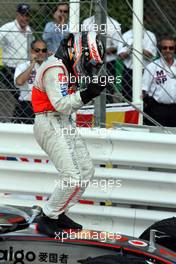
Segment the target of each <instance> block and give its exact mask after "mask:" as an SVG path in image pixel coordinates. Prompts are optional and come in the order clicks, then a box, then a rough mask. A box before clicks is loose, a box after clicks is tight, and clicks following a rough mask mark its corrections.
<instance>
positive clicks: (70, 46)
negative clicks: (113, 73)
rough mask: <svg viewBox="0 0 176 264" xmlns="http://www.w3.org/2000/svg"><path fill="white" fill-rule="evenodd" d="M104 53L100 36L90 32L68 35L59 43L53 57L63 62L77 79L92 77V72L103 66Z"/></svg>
mask: <svg viewBox="0 0 176 264" xmlns="http://www.w3.org/2000/svg"><path fill="white" fill-rule="evenodd" d="M63 44H64V45H65V47H64V49H63ZM104 53H105V49H104V46H103V43H102V41H101V39H100V36H99V35H97V34H96V32H92V31H90V32H79V33H76V34H69V36H68V37H67V39H64V40H62V41H61V44H60V47H59V49H58V51H57V52H56V55H55V56H56V57H58V58H60V59H62V60H63V62H64V64H65V65H66V67H67V68H68V70H69V69H70V66H71V68H72V72H73V73H74V74H75V76H76V77H78V76H82V75H92V73H93V71H94V70H98V68H99V66H101V65H102V64H103V59H104ZM93 69H94V70H93Z"/></svg>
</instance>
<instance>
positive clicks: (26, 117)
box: [12, 101, 35, 124]
mask: <svg viewBox="0 0 176 264" xmlns="http://www.w3.org/2000/svg"><path fill="white" fill-rule="evenodd" d="M34 117H35V115H34V112H33V108H32V104H31V102H29V101H19V102H18V104H17V105H16V107H15V111H14V114H13V119H12V122H13V123H24V124H33V123H34Z"/></svg>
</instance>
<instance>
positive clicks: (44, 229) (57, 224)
mask: <svg viewBox="0 0 176 264" xmlns="http://www.w3.org/2000/svg"><path fill="white" fill-rule="evenodd" d="M37 224H38V225H37V230H38V231H39V232H40V233H42V234H46V235H48V236H49V237H55V238H56V236H57V238H59V237H62V234H63V233H64V229H77V230H81V229H82V225H80V224H77V223H76V222H74V221H73V220H71V219H70V218H69V217H68V216H66V215H65V213H62V214H60V215H59V217H58V219H52V218H49V217H48V216H46V215H44V214H42V215H41V216H39V217H38V219H37Z"/></svg>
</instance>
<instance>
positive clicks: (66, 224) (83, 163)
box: [32, 32, 105, 237]
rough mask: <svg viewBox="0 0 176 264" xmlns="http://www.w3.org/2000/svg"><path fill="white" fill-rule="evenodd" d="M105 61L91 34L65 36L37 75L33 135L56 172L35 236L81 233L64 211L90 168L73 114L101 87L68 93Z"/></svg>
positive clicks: (77, 195) (89, 175) (99, 44)
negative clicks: (74, 83)
mask: <svg viewBox="0 0 176 264" xmlns="http://www.w3.org/2000/svg"><path fill="white" fill-rule="evenodd" d="M103 57H104V48H103V45H102V42H101V40H100V38H99V37H98V36H97V35H96V33H95V32H82V33H76V34H69V36H68V37H67V38H65V39H63V40H62V42H61V44H60V46H59V48H58V50H57V52H56V54H55V55H53V56H51V57H49V59H48V60H47V61H46V62H44V63H43V64H42V65H41V67H40V68H39V70H38V73H37V75H36V79H35V84H34V87H33V91H32V105H33V109H34V112H35V115H36V117H35V124H34V134H35V138H36V140H37V142H38V143H39V145H40V146H41V148H42V149H43V150H44V151H45V152H46V153H47V154H48V156H49V159H50V160H51V161H52V162H53V164H54V165H55V167H56V169H57V170H58V173H59V175H58V181H57V183H56V184H55V188H54V191H53V193H52V194H51V196H50V198H49V200H48V201H47V202H46V204H45V206H44V207H43V212H42V214H41V215H40V216H39V217H38V230H39V232H41V233H44V234H47V235H48V236H50V237H55V234H56V233H57V234H58V233H59V232H60V233H61V232H62V230H63V229H82V226H81V225H80V224H78V223H75V222H74V221H73V220H71V219H70V218H69V217H68V216H67V215H66V213H67V211H68V209H69V207H70V206H72V205H74V204H75V203H76V202H77V201H78V199H79V198H80V197H81V195H82V194H83V192H84V190H85V188H86V184H85V183H86V182H89V181H90V179H91V178H92V176H93V174H94V167H93V164H92V161H91V158H90V155H89V153H88V150H87V148H86V145H85V142H84V140H83V139H82V138H81V137H80V135H79V134H78V133H77V131H76V128H75V126H74V124H73V122H72V120H71V114H72V113H73V112H75V111H77V110H78V109H79V108H81V107H82V106H83V105H84V104H87V103H88V102H89V101H91V100H92V98H94V97H96V96H98V95H100V93H101V92H102V91H103V89H104V88H105V86H104V85H101V83H100V82H96V83H95V82H94V83H93V82H89V83H88V84H86V87H85V89H84V90H81V91H80V90H79V89H77V90H76V91H75V92H74V93H69V87H70V82H69V76H70V74H71V75H72V76H73V75H74V76H76V77H78V76H83V75H88V72H89V73H90V72H91V70H92V69H94V70H95V69H98V67H99V66H101V65H102V64H103ZM77 87H78V85H77ZM41 180H42V179H41ZM83 182H84V184H82V183H83Z"/></svg>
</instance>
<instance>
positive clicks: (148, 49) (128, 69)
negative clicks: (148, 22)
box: [118, 29, 157, 101]
mask: <svg viewBox="0 0 176 264" xmlns="http://www.w3.org/2000/svg"><path fill="white" fill-rule="evenodd" d="M122 39H123V42H121V43H120V45H119V51H118V55H119V57H120V59H121V60H123V62H124V70H123V76H122V95H123V96H124V97H125V98H126V99H127V100H129V101H132V74H133V65H132V49H133V31H132V29H130V30H129V31H127V32H125V33H124V34H123V35H122ZM156 44H157V41H156V37H155V35H154V34H153V33H152V32H150V31H149V30H144V31H143V39H142V48H143V62H142V63H143V67H145V66H146V65H147V64H148V63H149V62H150V61H151V60H152V59H153V58H154V57H155V56H156Z"/></svg>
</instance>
